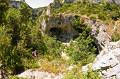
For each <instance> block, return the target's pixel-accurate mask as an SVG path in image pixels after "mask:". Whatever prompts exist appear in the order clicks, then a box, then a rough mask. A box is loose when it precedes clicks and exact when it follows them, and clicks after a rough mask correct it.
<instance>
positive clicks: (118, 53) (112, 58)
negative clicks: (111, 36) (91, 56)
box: [83, 41, 120, 79]
mask: <svg viewBox="0 0 120 79" xmlns="http://www.w3.org/2000/svg"><path fill="white" fill-rule="evenodd" d="M92 69H93V70H100V73H101V75H102V77H103V79H113V78H115V79H120V41H118V42H110V43H109V44H108V45H106V46H105V48H104V49H103V50H102V51H101V52H100V54H99V55H98V56H97V58H96V59H95V61H94V62H93V63H92ZM87 70H88V65H86V66H83V71H87Z"/></svg>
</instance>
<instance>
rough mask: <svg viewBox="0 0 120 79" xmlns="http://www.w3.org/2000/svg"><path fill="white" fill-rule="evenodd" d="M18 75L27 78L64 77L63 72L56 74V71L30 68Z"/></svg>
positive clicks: (57, 78)
mask: <svg viewBox="0 0 120 79" xmlns="http://www.w3.org/2000/svg"><path fill="white" fill-rule="evenodd" d="M18 77H20V78H27V79H62V78H63V75H62V74H58V75H55V74H54V73H48V72H43V71H39V70H32V69H30V70H27V71H25V72H23V73H21V74H19V75H18Z"/></svg>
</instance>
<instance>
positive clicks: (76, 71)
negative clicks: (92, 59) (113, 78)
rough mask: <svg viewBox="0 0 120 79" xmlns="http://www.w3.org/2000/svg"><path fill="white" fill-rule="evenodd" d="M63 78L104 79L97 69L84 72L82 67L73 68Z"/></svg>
mask: <svg viewBox="0 0 120 79" xmlns="http://www.w3.org/2000/svg"><path fill="white" fill-rule="evenodd" d="M63 79H102V78H101V77H100V76H99V74H98V72H97V71H92V70H91V69H89V70H88V72H86V73H82V72H81V69H80V67H76V68H73V69H72V71H69V72H67V73H66V74H65V76H64V77H63Z"/></svg>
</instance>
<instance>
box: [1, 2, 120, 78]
mask: <svg viewBox="0 0 120 79" xmlns="http://www.w3.org/2000/svg"><path fill="white" fill-rule="evenodd" d="M54 6H55V5H54ZM40 12H41V11H40ZM40 14H42V12H41V13H40ZM59 14H63V15H67V14H74V15H77V17H76V18H74V20H73V21H72V23H71V26H72V27H73V28H74V30H76V31H77V32H78V33H79V34H78V35H77V36H75V37H74V38H72V39H71V40H70V42H69V45H68V46H67V45H64V44H63V43H62V42H61V41H60V40H58V39H57V38H56V36H54V35H53V36H52V37H51V36H50V35H49V34H44V35H43V34H42V32H41V29H40V25H39V24H40V23H39V18H38V17H37V18H36V19H34V20H33V19H32V18H33V16H32V9H31V8H30V7H29V6H28V5H27V4H26V3H22V4H21V7H20V8H13V7H9V1H8V0H6V1H5V0H1V1H0V65H2V66H1V69H4V70H5V71H6V72H7V73H9V74H10V75H12V74H13V75H15V74H19V73H21V72H22V71H24V70H26V69H30V68H40V69H41V70H44V71H48V72H53V73H55V74H57V73H59V72H62V73H63V72H65V73H67V74H66V75H65V77H64V79H79V78H81V79H100V78H99V76H98V74H97V71H96V72H93V71H90V72H88V73H87V74H84V75H83V74H82V73H81V72H80V71H78V70H79V68H76V69H73V71H71V72H66V71H67V69H66V67H69V65H71V64H76V65H77V66H78V67H81V66H79V64H81V65H85V64H88V63H91V62H92V61H93V60H94V59H95V57H96V55H97V53H98V49H97V46H96V44H95V41H94V39H93V37H92V36H91V35H90V32H91V28H90V26H87V25H85V24H84V23H82V21H81V20H80V18H81V17H80V16H82V15H86V16H88V17H90V18H91V19H92V20H96V19H99V20H102V21H104V22H105V23H109V22H111V21H112V22H115V21H118V20H119V19H120V7H119V6H118V5H115V4H108V3H100V4H91V3H81V2H78V3H68V4H62V5H60V7H56V8H53V10H52V14H51V15H50V16H56V15H59ZM42 16H43V15H42ZM45 16H46V15H45ZM43 18H44V17H43ZM47 18H49V17H47ZM53 31H54V33H57V32H58V31H56V30H53ZM112 37H113V38H112V40H113V41H117V40H119V39H120V32H119V31H117V32H114V33H113V34H112ZM35 50H37V56H36V57H34V56H33V55H32V52H33V51H35ZM61 52H65V53H66V54H67V55H68V57H69V58H70V59H69V60H64V59H63V58H62V57H61ZM43 60H44V61H43ZM41 63H42V64H41ZM58 67H60V68H58ZM61 68H63V69H62V70H61ZM92 75H94V76H92Z"/></svg>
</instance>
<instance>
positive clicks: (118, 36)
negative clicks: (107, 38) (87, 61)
mask: <svg viewBox="0 0 120 79" xmlns="http://www.w3.org/2000/svg"><path fill="white" fill-rule="evenodd" d="M119 40H120V34H119V33H114V34H113V35H112V41H115V42H116V41H119Z"/></svg>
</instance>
